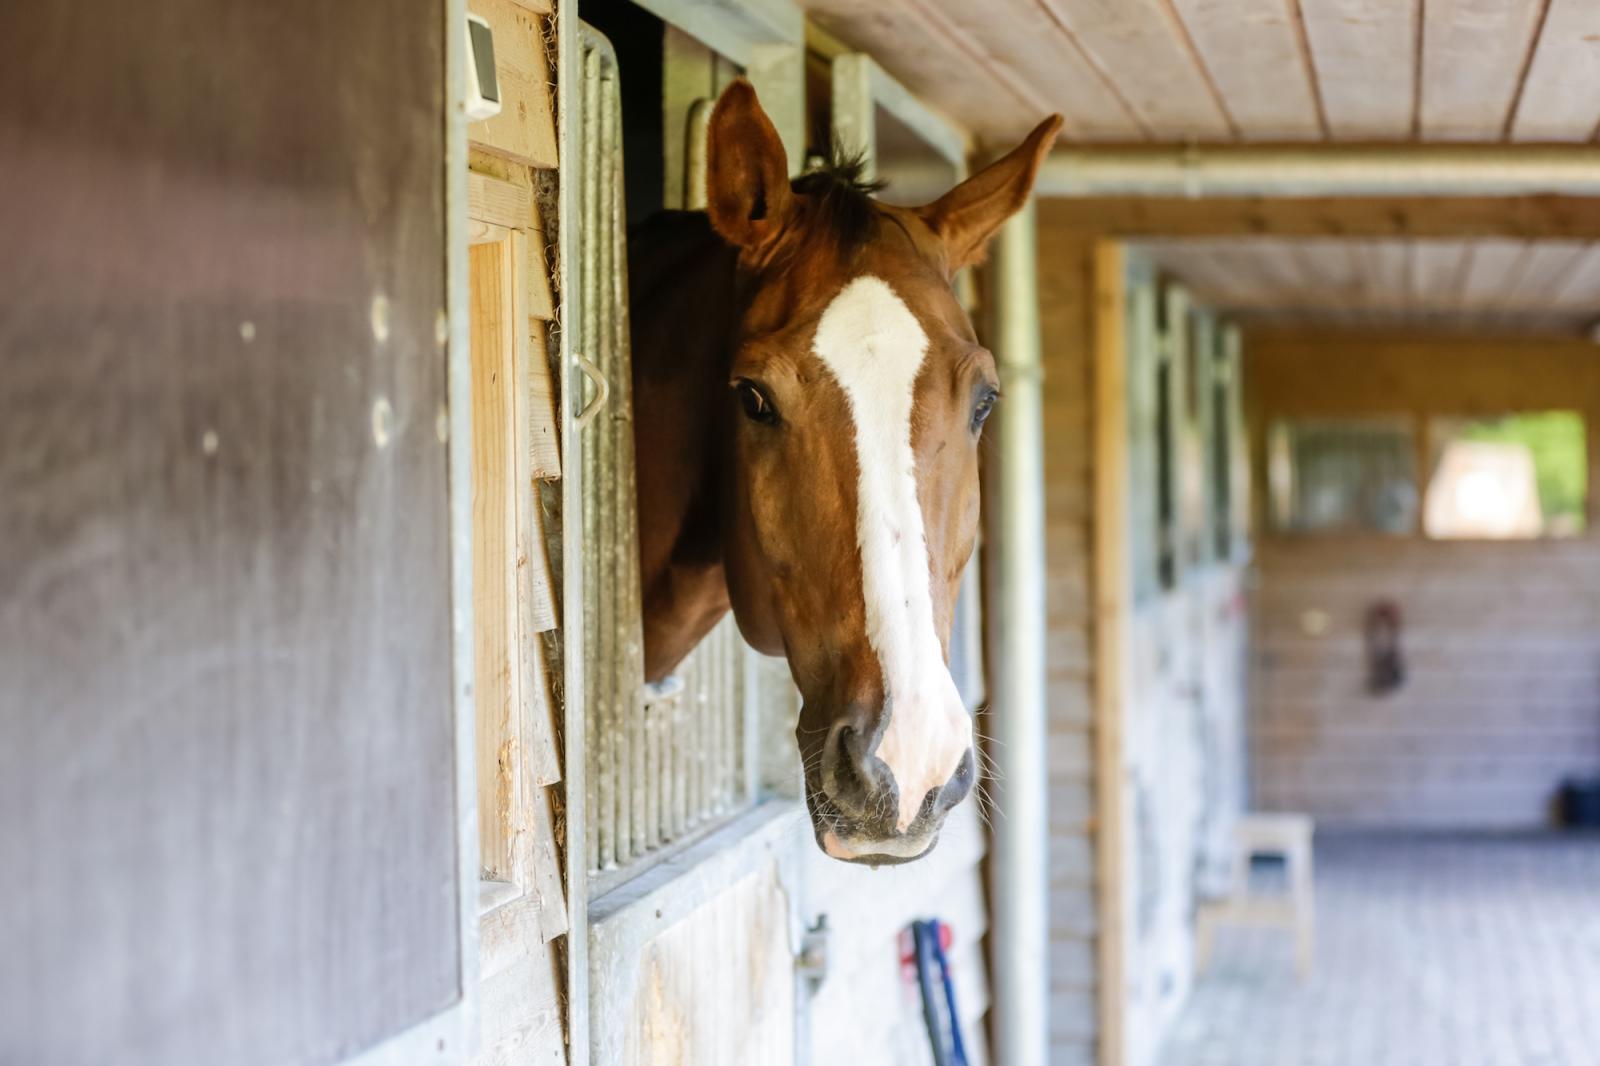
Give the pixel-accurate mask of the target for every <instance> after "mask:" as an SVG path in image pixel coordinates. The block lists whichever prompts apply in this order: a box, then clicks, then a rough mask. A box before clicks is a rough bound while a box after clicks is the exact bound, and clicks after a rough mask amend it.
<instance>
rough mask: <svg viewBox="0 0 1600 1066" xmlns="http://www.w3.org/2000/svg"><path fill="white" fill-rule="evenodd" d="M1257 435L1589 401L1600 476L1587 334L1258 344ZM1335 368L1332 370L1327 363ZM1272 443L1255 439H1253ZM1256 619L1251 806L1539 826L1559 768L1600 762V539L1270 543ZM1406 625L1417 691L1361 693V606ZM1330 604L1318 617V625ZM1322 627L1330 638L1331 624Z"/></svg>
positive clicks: (1282, 339)
mask: <svg viewBox="0 0 1600 1066" xmlns="http://www.w3.org/2000/svg"><path fill="white" fill-rule="evenodd" d="M1247 353H1248V355H1247V359H1248V368H1249V373H1248V375H1247V379H1248V380H1249V381H1250V382H1251V390H1252V393H1253V398H1252V406H1253V409H1254V410H1255V412H1256V419H1255V425H1256V427H1257V433H1258V434H1259V432H1260V427H1262V426H1264V425H1265V424H1267V423H1268V422H1269V421H1270V420H1271V419H1272V418H1273V417H1275V416H1277V415H1279V414H1288V413H1293V412H1300V413H1306V414H1350V413H1360V412H1364V411H1376V410H1394V409H1395V408H1396V406H1397V405H1398V406H1400V407H1402V408H1405V409H1411V410H1416V411H1419V412H1422V413H1428V412H1434V413H1438V414H1443V415H1456V414H1485V415H1487V414H1499V413H1505V412H1507V411H1513V410H1556V409H1560V410H1573V409H1576V410H1579V411H1582V412H1584V413H1585V414H1586V415H1587V416H1588V418H1589V422H1590V426H1591V438H1590V452H1591V454H1590V460H1589V463H1590V482H1591V488H1590V496H1591V500H1592V499H1593V497H1594V483H1595V478H1596V463H1595V455H1594V453H1595V447H1596V439H1595V437H1594V435H1593V430H1592V427H1593V426H1594V425H1595V424H1596V419H1597V418H1600V365H1597V363H1596V360H1595V358H1594V349H1593V346H1592V345H1590V344H1588V343H1585V342H1577V341H1570V342H1561V341H1540V342H1535V341H1530V340H1520V341H1508V340H1497V339H1493V338H1478V339H1476V340H1467V339H1449V340H1440V339H1438V338H1427V337H1416V336H1412V337H1407V336H1403V335H1391V336H1377V337H1373V336H1371V335H1367V336H1364V337H1363V338H1362V340H1361V342H1360V343H1359V345H1352V344H1351V343H1350V339H1349V338H1347V337H1341V336H1339V335H1337V334H1310V335H1308V334H1304V333H1299V334H1297V333H1277V332H1274V333H1263V332H1257V333H1255V334H1253V335H1252V337H1251V339H1250V343H1249V345H1248V348H1247ZM1334 353H1337V358H1338V359H1339V360H1340V361H1341V373H1340V374H1339V375H1328V374H1325V373H1322V372H1320V370H1319V368H1320V367H1322V366H1325V365H1326V362H1325V361H1326V360H1327V359H1329V358H1332V357H1334ZM1257 447H1258V448H1259V437H1258V441H1257ZM1259 567H1260V576H1261V583H1260V590H1259V593H1258V597H1257V615H1256V619H1255V639H1256V644H1257V652H1256V656H1255V658H1256V681H1255V692H1256V697H1257V702H1256V710H1255V719H1254V728H1253V732H1252V779H1253V786H1254V789H1255V794H1256V797H1257V800H1256V802H1257V804H1258V805H1259V806H1262V807H1265V808H1269V809H1285V810H1301V811H1307V812H1309V813H1311V814H1313V815H1315V816H1316V817H1317V818H1318V819H1319V821H1324V822H1333V823H1344V824H1360V825H1379V826H1391V827H1392V826H1418V825H1421V826H1453V827H1477V828H1482V827H1496V828H1521V827H1528V826H1536V825H1542V824H1545V822H1546V821H1547V819H1548V815H1549V804H1550V801H1551V799H1552V797H1553V795H1554V792H1555V789H1556V787H1557V785H1558V784H1559V782H1560V780H1561V778H1562V777H1563V776H1564V775H1566V774H1592V773H1594V772H1596V770H1600V714H1597V713H1596V711H1597V708H1600V682H1597V680H1596V678H1597V676H1600V675H1597V670H1600V588H1597V580H1596V577H1595V575H1596V574H1597V573H1600V541H1597V539H1596V537H1595V536H1594V534H1593V533H1592V532H1591V533H1589V534H1587V535H1585V536H1583V537H1580V538H1577V539H1574V540H1564V541H1535V542H1476V543H1474V542H1434V541H1426V540H1422V539H1420V538H1359V537H1357V538H1351V537H1342V538H1284V537H1271V538H1268V539H1267V540H1266V541H1265V542H1264V543H1263V544H1262V545H1261V547H1260V553H1259ZM1379 599H1392V600H1394V601H1395V602H1397V603H1398V604H1399V606H1400V610H1401V614H1402V618H1403V626H1404V628H1403V630H1402V633H1401V648H1402V651H1403V653H1404V655H1405V658H1406V663H1407V667H1408V671H1407V678H1406V682H1405V684H1404V686H1403V687H1402V688H1401V689H1400V690H1399V691H1398V692H1395V693H1391V694H1389V695H1387V696H1383V697H1374V696H1371V695H1369V694H1368V693H1367V692H1366V689H1365V685H1364V674H1363V669H1364V668H1363V662H1364V658H1363V656H1364V651H1363V644H1362V633H1361V626H1362V620H1363V618H1364V614H1365V611H1366V609H1367V608H1368V607H1369V606H1370V605H1371V604H1372V603H1373V602H1375V601H1377V600H1379ZM1310 612H1319V613H1320V617H1321V618H1322V619H1325V621H1326V625H1325V626H1321V625H1319V626H1314V627H1312V630H1313V631H1308V630H1307V627H1306V621H1305V620H1306V616H1307V614H1308V613H1310ZM1318 630H1320V631H1318Z"/></svg>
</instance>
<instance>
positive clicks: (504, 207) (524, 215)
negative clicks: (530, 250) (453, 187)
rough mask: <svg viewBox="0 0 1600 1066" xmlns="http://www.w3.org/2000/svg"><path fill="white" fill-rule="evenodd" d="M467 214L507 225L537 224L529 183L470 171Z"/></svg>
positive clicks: (505, 226)
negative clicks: (514, 181) (522, 183)
mask: <svg viewBox="0 0 1600 1066" xmlns="http://www.w3.org/2000/svg"><path fill="white" fill-rule="evenodd" d="M467 217H468V218H469V219H471V220H472V221H474V222H488V223H490V224H492V225H495V226H499V227H501V228H503V229H528V228H530V227H531V228H537V225H538V216H537V215H536V213H535V211H534V206H533V193H532V190H530V189H529V188H528V187H527V186H526V185H518V184H515V183H513V182H509V181H502V180H501V179H499V178H493V177H490V176H488V175H487V174H479V173H478V172H477V171H472V170H469V171H467Z"/></svg>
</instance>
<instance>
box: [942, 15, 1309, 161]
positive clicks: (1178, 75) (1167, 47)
mask: <svg viewBox="0 0 1600 1066" xmlns="http://www.w3.org/2000/svg"><path fill="white" fill-rule="evenodd" d="M964 6H968V7H971V5H964ZM1019 6H1020V5H1019ZM1045 6H1047V7H1049V8H1050V9H1051V10H1053V11H1055V12H1057V13H1058V15H1059V18H1060V20H1061V22H1062V24H1063V25H1064V26H1066V27H1068V28H1070V31H1071V33H1072V35H1073V36H1074V37H1075V38H1076V39H1077V40H1078V41H1079V42H1081V43H1082V47H1083V48H1084V49H1085V51H1087V52H1088V54H1089V55H1091V56H1093V57H1094V60H1095V62H1096V64H1097V65H1098V66H1099V68H1100V70H1101V71H1103V72H1105V73H1106V74H1107V76H1108V77H1110V78H1111V80H1112V82H1113V83H1114V85H1115V87H1116V90H1117V93H1118V95H1119V96H1120V97H1121V98H1122V99H1123V100H1124V101H1126V102H1127V104H1128V106H1129V107H1131V108H1132V110H1133V112H1134V113H1135V114H1136V115H1138V116H1139V117H1140V120H1141V123H1142V125H1143V126H1144V127H1145V129H1147V130H1148V131H1149V132H1150V134H1151V135H1152V136H1153V137H1154V138H1155V139H1157V140H1181V139H1184V138H1190V137H1196V138H1204V139H1207V140H1231V139H1232V137H1233V132H1234V131H1233V125H1232V123H1231V122H1230V121H1229V119H1228V116H1227V114H1226V113H1225V112H1224V111H1223V109H1222V107H1221V105H1220V104H1219V102H1218V95H1217V93H1216V90H1215V89H1214V87H1213V86H1212V84H1211V81H1210V77H1209V75H1208V73H1207V70H1206V68H1205V67H1204V66H1203V65H1202V64H1201V62H1200V59H1199V56H1198V55H1197V54H1196V53H1195V49H1194V46H1193V43H1192V42H1191V41H1190V39H1189V34H1188V32H1187V30H1186V29H1185V27H1184V25H1183V23H1182V22H1181V21H1179V20H1178V19H1176V18H1174V17H1173V16H1172V12H1171V8H1170V7H1169V6H1168V5H1167V4H1165V3H1163V2H1161V0H1047V3H1046V5H1045ZM1235 17H1237V16H1235ZM990 21H1004V20H999V19H993V18H992V13H991V19H990ZM1038 48H1039V45H1038V44H1037V43H1036V44H1035V45H1034V50H1035V54H1036V55H1037V50H1038ZM1040 59H1041V60H1043V59H1044V57H1042V56H1041V57H1040ZM1037 65H1038V66H1040V67H1042V66H1043V65H1044V64H1043V62H1040V63H1038V64H1037ZM1280 76H1281V73H1280Z"/></svg>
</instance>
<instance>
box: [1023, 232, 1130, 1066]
mask: <svg viewBox="0 0 1600 1066" xmlns="http://www.w3.org/2000/svg"><path fill="white" fill-rule="evenodd" d="M1052 206H1053V205H1050V204H1042V205H1041V206H1040V215H1039V217H1040V224H1039V299H1040V336H1041V342H1042V359H1043V363H1044V394H1043V407H1044V416H1045V465H1044V480H1045V523H1046V543H1045V559H1046V571H1047V573H1046V594H1045V597H1046V605H1047V610H1048V614H1047V626H1048V630H1047V640H1048V649H1049V654H1048V663H1049V667H1048V674H1047V684H1048V689H1047V695H1048V700H1049V730H1050V735H1049V747H1048V751H1047V759H1048V766H1049V775H1050V776H1049V786H1050V793H1051V804H1050V809H1051V814H1050V826H1049V829H1050V869H1051V889H1050V944H1051V951H1050V960H1051V965H1050V973H1049V974H1048V979H1049V982H1050V1006H1051V1015H1052V1018H1053V1023H1052V1026H1051V1034H1050V1053H1051V1061H1053V1062H1054V1061H1074V1060H1076V1059H1081V1058H1083V1057H1084V1056H1086V1055H1087V1056H1091V1057H1092V1056H1093V1055H1094V1054H1095V1049H1096V1043H1097V1041H1098V1040H1102V1039H1104V1040H1106V1041H1107V1042H1108V1043H1107V1044H1105V1045H1102V1046H1105V1047H1107V1048H1108V1049H1110V1050H1112V1051H1113V1052H1114V1050H1115V1049H1114V1047H1113V1046H1112V1045H1113V1044H1114V1042H1115V1039H1116V1033H1118V1032H1120V1028H1119V1027H1118V1026H1112V1027H1110V1030H1109V1031H1110V1032H1111V1033H1112V1035H1111V1036H1109V1037H1107V1036H1105V1035H1104V1034H1105V1033H1106V1032H1108V1030H1107V1029H1105V1028H1103V1027H1102V1025H1101V1022H1100V1020H1099V1019H1098V1018H1097V1004H1098V1003H1099V1002H1100V991H1099V990H1100V989H1104V988H1112V989H1114V988H1116V987H1118V981H1117V978H1116V977H1115V972H1116V971H1115V969H1114V967H1115V965H1116V959H1115V958H1110V959H1107V958H1106V957H1105V956H1104V954H1097V953H1104V952H1107V951H1111V952H1112V953H1113V954H1114V945H1112V944H1109V943H1107V942H1104V941H1102V940H1101V939H1100V938H1099V937H1098V935H1097V928H1098V915H1099V908H1100V899H1099V894H1098V893H1097V892H1096V891H1095V890H1094V888H1093V887H1092V886H1094V885H1095V884H1097V883H1102V882H1103V877H1104V871H1103V868H1101V867H1100V866H1099V864H1098V860H1097V855H1096V847H1097V840H1098V839H1099V833H1098V832H1097V830H1104V829H1105V828H1106V823H1105V822H1104V821H1101V820H1099V819H1097V817H1096V815H1097V814H1100V815H1103V814H1104V811H1103V810H1102V809H1101V806H1100V804H1099V802H1098V801H1097V800H1096V799H1095V798H1094V796H1095V793H1094V791H1093V784H1092V783H1093V782H1094V781H1095V780H1096V779H1097V776H1098V775H1097V774H1096V771H1095V767H1096V766H1097V765H1099V764H1100V763H1099V760H1100V759H1101V758H1102V757H1103V755H1104V752H1103V751H1102V747H1101V741H1102V740H1103V739H1108V738H1109V737H1111V736H1112V735H1113V734H1111V733H1106V732H1104V731H1102V730H1099V729H1097V728H1096V723H1095V721H1094V716H1095V713H1096V711H1095V708H1096V707H1097V706H1104V704H1103V703H1102V702H1101V697H1102V696H1103V693H1101V692H1100V691H1099V686H1098V683H1097V681H1096V677H1097V675H1096V672H1095V671H1096V665H1097V662H1098V659H1097V658H1096V657H1097V656H1098V654H1099V651H1100V646H1099V645H1098V643H1097V642H1096V640H1095V636H1096V611H1095V605H1094V601H1093V596H1094V589H1095V588H1096V583H1095V576H1094V570H1093V566H1092V562H1093V556H1092V555H1091V552H1092V551H1093V550H1094V545H1095V543H1097V542H1096V541H1094V540H1092V537H1093V534H1092V532H1091V530H1092V516H1093V514H1094V513H1095V509H1096V508H1095V494H1094V485H1093V480H1092V479H1093V469H1094V467H1093V465H1092V463H1091V457H1092V456H1095V454H1096V452H1095V448H1096V440H1097V439H1098V438H1097V433H1098V431H1099V429H1100V428H1101V427H1102V426H1103V425H1104V423H1102V422H1101V421H1100V420H1099V418H1098V417H1097V415H1098V414H1099V413H1100V412H1099V408H1098V397H1097V393H1096V392H1095V389H1096V387H1097V383H1098V382H1100V381H1101V375H1100V373H1099V371H1098V370H1097V368H1096V365H1095V358H1096V352H1097V348H1096V336H1097V332H1096V328H1095V323H1096V321H1097V317H1096V316H1097V314H1098V313H1099V312H1098V304H1097V302H1096V301H1097V292H1096V287H1095V278H1096V244H1095V242H1094V241H1093V240H1092V239H1085V238H1084V237H1082V236H1080V235H1077V234H1074V233H1071V232H1065V231H1064V230H1063V228H1062V227H1060V226H1059V225H1056V224H1053V222H1052V215H1051V207H1052ZM1101 724H1103V723H1101ZM1111 831H1112V832H1113V833H1114V832H1115V831H1116V829H1115V826H1114V825H1112V827H1111ZM1076 952H1083V953H1088V954H1090V955H1092V956H1094V958H1095V960H1096V961H1095V963H1094V964H1093V965H1090V966H1088V967H1083V966H1079V967H1076V968H1073V969H1066V968H1062V967H1061V966H1059V965H1057V964H1058V962H1059V961H1060V960H1062V959H1063V958H1069V957H1074V953H1076ZM1107 962H1109V964H1110V965H1111V966H1112V967H1113V968H1112V969H1110V970H1107V969H1103V968H1101V967H1102V966H1103V964H1104V963H1107ZM1097 968H1101V969H1100V975H1097V974H1096V972H1095V971H1096V969H1097ZM1105 974H1110V975H1112V976H1110V977H1108V978H1107V977H1103V975H1105ZM1117 1009H1118V1008H1117V1006H1116V1004H1115V1003H1108V1004H1107V1005H1106V1010H1107V1011H1109V1012H1111V1013H1112V1014H1113V1015H1114V1014H1115V1013H1116V1011H1117ZM1106 1061H1116V1060H1115V1059H1108V1060H1106Z"/></svg>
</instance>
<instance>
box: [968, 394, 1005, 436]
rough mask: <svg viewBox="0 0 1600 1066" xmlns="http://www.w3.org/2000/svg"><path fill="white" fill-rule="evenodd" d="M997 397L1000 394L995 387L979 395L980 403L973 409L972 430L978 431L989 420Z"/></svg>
mask: <svg viewBox="0 0 1600 1066" xmlns="http://www.w3.org/2000/svg"><path fill="white" fill-rule="evenodd" d="M997 399H999V396H998V395H997V394H996V393H995V391H994V390H993V389H990V390H989V391H988V392H985V393H984V394H983V395H982V396H980V397H978V403H977V405H976V406H975V407H973V409H972V432H974V433H976V432H978V430H980V429H982V428H983V424H984V423H985V422H987V421H988V420H989V415H990V414H991V413H992V412H993V411H994V402H995V400H997Z"/></svg>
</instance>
